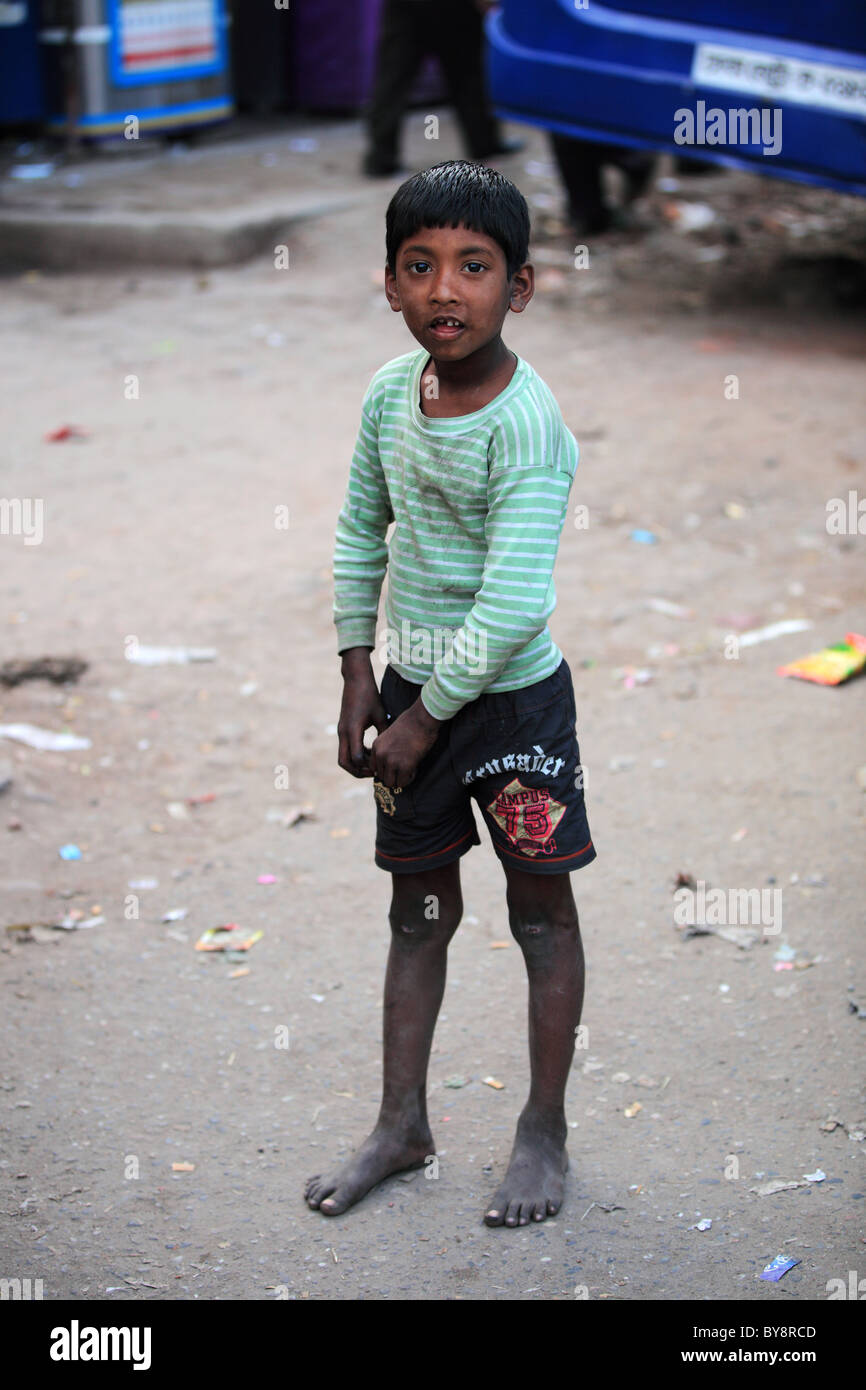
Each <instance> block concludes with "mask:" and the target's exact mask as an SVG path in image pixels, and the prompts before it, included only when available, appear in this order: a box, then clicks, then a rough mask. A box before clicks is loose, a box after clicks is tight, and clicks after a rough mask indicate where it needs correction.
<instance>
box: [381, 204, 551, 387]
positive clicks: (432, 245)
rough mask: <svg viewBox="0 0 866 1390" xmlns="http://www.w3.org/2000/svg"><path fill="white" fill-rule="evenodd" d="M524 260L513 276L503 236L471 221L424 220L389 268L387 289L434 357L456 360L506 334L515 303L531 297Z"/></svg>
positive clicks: (519, 306)
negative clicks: (441, 223) (443, 223)
mask: <svg viewBox="0 0 866 1390" xmlns="http://www.w3.org/2000/svg"><path fill="white" fill-rule="evenodd" d="M533 287H534V277H533V270H532V266H531V265H524V266H521V268H520V269H519V270H518V271H517V272H516V274H515V275H513V276H512V278H511V280H509V279H508V277H507V273H506V263H505V253H504V251H503V250H502V247H501V246H500V245H499V243H498V241H494V240H493V238H492V237H489V236H485V234H484V233H483V232H476V231H472V230H471V229H470V228H467V227H421V228H420V229H419V230H418V232H417V233H416V234H415V235H414V236H412V237H409V238H408V239H407V240H406V241H404V242H403V243H402V245H401V246H400V248H399V250H398V252H397V255H396V264H395V266H394V269H393V270H391V269H390V268H387V267H386V270H385V294H386V296H387V299H388V303H389V304H390V305H391V308H392V309H393V310H394V312H395V313H402V315H403V317H404V319H405V320H406V326H407V328H408V329H409V331H410V333H412V335H413V336H414V337H415V338H417V340H418V342H419V343H420V344H421V346H422V347H424V348H426V349H427V351H428V352H429V353H430V356H431V357H434V358H437V359H440V360H444V361H450V362H457V361H460V360H461V359H462V358H464V357H469V356H470V355H471V354H472V353H475V352H478V351H479V349H481V348H483V347H486V346H487V344H488V343H489V342H491V341H492V340H493V339H495V338H497V337H498V336H499V333H500V332H501V329H502V323H503V320H504V318H505V315H506V314H507V312H508V310H509V309H511V310H513V312H514V313H516V314H519V313H521V312H522V311H523V310H524V309H525V308H526V305H527V304H528V303H529V301H530V299H531V298H532V292H533Z"/></svg>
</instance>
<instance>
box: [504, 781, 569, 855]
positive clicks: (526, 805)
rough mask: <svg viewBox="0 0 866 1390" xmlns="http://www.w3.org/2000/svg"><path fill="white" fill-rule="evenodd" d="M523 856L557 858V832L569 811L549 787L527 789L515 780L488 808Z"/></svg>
mask: <svg viewBox="0 0 866 1390" xmlns="http://www.w3.org/2000/svg"><path fill="white" fill-rule="evenodd" d="M487 810H488V812H489V813H490V815H491V816H492V817H493V819H494V820H495V821H496V822H497V823H498V824H499V825H500V826H501V827H502V829H503V830H504V831H505V834H506V835H507V836H508V838H509V840H510V841H511V843H512V844H513V845H514V847H515V849H517V850H519V852H520V853H521V854H531V855H536V854H553V853H554V852H555V850H556V841H555V839H554V838H553V832H554V830H555V829H556V827H557V826H558V825H559V822H560V821H561V820H562V817H563V816H564V815H565V807H564V806H563V804H562V802H561V801H556V800H555V798H554V797H552V796H551V795H550V791H549V790H548V788H547V787H524V785H523V783H522V782H519V781H518V780H517V778H516V777H515V778H514V780H513V781H511V782H509V783H508V786H507V787H503V789H502V791H501V792H499V794H498V795H497V796H495V797H494V798H493V800H492V801H491V802H490V804H489V805H488V807H487Z"/></svg>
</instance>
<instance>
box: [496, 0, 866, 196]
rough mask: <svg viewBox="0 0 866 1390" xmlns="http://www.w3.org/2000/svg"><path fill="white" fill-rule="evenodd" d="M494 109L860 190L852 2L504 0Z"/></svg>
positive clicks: (860, 44) (862, 43)
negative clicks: (600, 2) (817, 3)
mask: <svg viewBox="0 0 866 1390" xmlns="http://www.w3.org/2000/svg"><path fill="white" fill-rule="evenodd" d="M487 36H488V41H489V42H488V71H489V81H490V90H491V94H492V99H493V104H494V106H495V108H496V110H497V112H498V114H499V115H501V116H503V117H505V118H506V119H511V120H515V121H526V122H528V123H529V124H531V125H540V126H544V127H546V128H547V129H549V130H555V131H559V132H560V133H562V134H564V135H574V136H578V137H582V138H583V139H588V140H598V141H601V142H604V143H611V144H616V145H629V146H632V147H634V148H637V149H651V150H667V151H670V152H671V153H672V154H678V155H684V156H691V157H694V158H698V159H706V160H710V161H712V162H715V163H718V164H726V165H730V166H732V167H734V168H747V169H751V170H756V171H757V172H760V173H762V174H774V175H777V176H778V177H781V178H787V179H797V180H800V181H802V182H805V183H815V184H822V185H824V186H826V187H828V188H837V189H841V190H842V191H844V192H847V193H858V194H860V195H861V196H864V197H866V6H864V4H863V0H823V3H822V4H821V5H820V6H818V5H815V4H814V0H785V3H784V4H782V3H780V0H631V3H626V0H607V3H604V4H599V3H597V0H503V3H502V5H501V7H500V8H499V9H496V10H493V11H491V13H490V15H489V16H488V20H487Z"/></svg>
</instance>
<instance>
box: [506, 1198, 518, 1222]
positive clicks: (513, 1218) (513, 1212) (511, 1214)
mask: <svg viewBox="0 0 866 1390" xmlns="http://www.w3.org/2000/svg"><path fill="white" fill-rule="evenodd" d="M519 1220H520V1203H519V1202H509V1204H508V1210H507V1212H506V1213H505V1224H506V1226H516V1225H517V1223H518V1221H519Z"/></svg>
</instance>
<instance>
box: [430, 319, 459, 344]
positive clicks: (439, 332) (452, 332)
mask: <svg viewBox="0 0 866 1390" xmlns="http://www.w3.org/2000/svg"><path fill="white" fill-rule="evenodd" d="M465 326H466V325H465V324H464V323H462V322H461V320H460V319H458V318H455V317H454V315H453V314H437V315H436V317H435V319H433V320H432V322H431V324H430V332H431V333H432V334H434V336H435V337H437V338H456V337H457V334H458V333H462V332H463V329H464V328H465Z"/></svg>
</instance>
